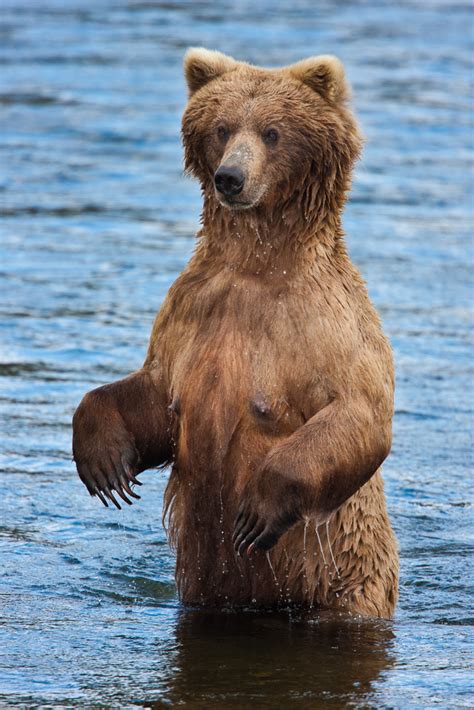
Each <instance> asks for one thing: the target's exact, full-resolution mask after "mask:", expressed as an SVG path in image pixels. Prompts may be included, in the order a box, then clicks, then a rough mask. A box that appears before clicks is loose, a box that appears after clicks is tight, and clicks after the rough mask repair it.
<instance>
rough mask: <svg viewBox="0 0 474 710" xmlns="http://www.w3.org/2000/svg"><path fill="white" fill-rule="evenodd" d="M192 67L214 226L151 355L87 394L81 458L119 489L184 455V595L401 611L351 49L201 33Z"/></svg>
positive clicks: (189, 59) (206, 210) (175, 483)
mask: <svg viewBox="0 0 474 710" xmlns="http://www.w3.org/2000/svg"><path fill="white" fill-rule="evenodd" d="M185 75H186V79H187V82H188V87H189V102H188V106H187V108H186V111H185V113H184V117H183V128H182V133H183V141H184V148H185V164H186V169H187V170H188V171H189V172H190V173H192V174H193V175H194V176H196V177H197V178H198V180H199V181H200V183H201V186H202V192H203V198H204V207H203V215H202V229H201V231H200V233H199V235H198V242H197V247H196V250H195V253H194V255H193V257H192V259H191V261H190V262H189V264H188V266H187V267H186V269H185V270H184V272H183V273H182V274H181V276H180V277H179V278H178V279H177V281H176V282H175V283H174V285H173V286H172V287H171V289H170V291H169V293H168V295H167V298H166V300H165V302H164V303H163V306H162V308H161V310H160V312H159V313H158V316H157V318H156V321H155V325H154V327H153V332H152V335H151V340H150V345H149V350H148V355H147V358H146V361H145V364H144V366H143V368H142V370H140V371H139V372H137V373H135V374H134V375H131V376H130V377H128V378H126V379H125V380H122V381H121V382H116V383H114V384H112V385H107V386H105V387H101V388H99V389H97V390H95V391H94V392H91V393H89V394H88V395H86V397H85V398H84V400H83V401H82V403H81V404H80V406H79V408H78V410H77V412H76V414H75V417H74V441H73V448H74V456H75V460H76V462H77V466H78V471H79V475H80V476H81V479H82V480H83V481H84V483H85V484H86V486H87V487H88V490H89V492H90V493H91V494H92V495H98V496H99V497H101V498H102V499H103V501H105V502H107V500H112V501H114V502H116V501H115V498H114V492H115V494H116V495H117V494H118V495H119V496H120V497H122V498H123V499H124V500H128V498H129V497H130V495H132V494H134V491H133V490H132V488H131V485H130V484H131V483H133V482H137V479H136V474H137V473H139V472H140V471H142V470H144V469H145V468H149V467H151V466H159V465H164V464H166V463H168V462H172V465H173V468H172V473H171V477H170V480H169V483H168V487H167V491H166V497H165V508H166V513H167V517H168V521H169V535H170V540H171V542H172V543H173V544H174V546H175V547H176V553H177V562H176V579H177V585H178V590H179V594H180V597H181V599H182V600H183V601H184V602H186V603H190V604H196V605H207V606H225V605H230V604H232V605H254V606H255V605H256V606H270V607H277V606H282V605H287V604H298V605H301V606H306V607H312V606H314V607H319V608H344V609H346V610H348V611H351V612H356V613H361V614H364V615H375V616H383V617H390V616H391V615H392V613H393V611H394V608H395V604H396V598H397V574H398V557H397V549H396V542H395V539H394V535H393V533H392V530H391V527H390V523H389V520H388V517H387V512H386V508H385V498H384V493H383V483H382V478H381V474H380V470H379V466H380V465H381V463H382V461H383V460H384V459H385V457H386V456H387V454H388V453H389V450H390V445H391V420H392V414H393V366H392V356H391V350H390V346H389V344H388V342H387V340H386V338H385V337H384V335H383V333H382V331H381V327H380V321H379V318H378V316H377V314H376V312H375V310H374V308H373V306H372V304H371V303H370V301H369V298H368V295H367V291H366V288H365V286H364V283H363V281H362V279H361V277H360V275H359V273H358V271H357V270H356V269H355V267H354V266H353V265H352V263H351V261H350V259H349V257H348V255H347V252H346V248H345V245H344V240H343V232H342V227H341V212H342V209H343V205H344V202H345V199H346V195H347V191H348V189H349V186H350V178H351V170H352V167H353V164H354V162H355V160H356V159H357V157H358V155H359V153H360V150H361V138H360V134H359V131H358V128H357V125H356V122H355V119H354V117H353V115H352V113H351V111H350V109H349V107H348V105H347V99H348V95H349V89H348V86H347V83H346V80H345V78H344V71H343V68H342V65H341V63H340V62H339V61H338V60H337V59H336V58H334V57H328V56H321V57H312V58H310V59H306V60H304V61H302V62H299V63H298V64H295V65H292V66H290V67H287V68H284V69H278V70H275V69H260V68H257V67H253V66H250V65H248V64H245V63H241V62H237V61H235V60H233V59H231V58H230V57H226V56H225V55H223V54H220V53H219V52H209V51H207V50H203V49H198V50H190V52H188V54H187V55H186V59H185ZM229 165H230V166H234V167H238V168H239V169H240V170H241V171H242V174H243V175H244V176H245V184H244V187H243V189H242V191H241V193H240V194H238V195H236V196H234V197H232V196H230V197H229V196H226V195H223V194H221V193H219V192H217V190H216V189H215V186H214V175H215V173H216V170H217V169H218V168H219V167H220V166H229ZM235 521H236V522H235ZM252 553H254V554H252Z"/></svg>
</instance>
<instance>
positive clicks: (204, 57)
mask: <svg viewBox="0 0 474 710" xmlns="http://www.w3.org/2000/svg"><path fill="white" fill-rule="evenodd" d="M237 65H238V62H236V61H235V59H232V57H228V56H227V55H225V54H222V52H215V51H212V50H210V49H204V47H191V49H188V51H187V52H186V54H185V56H184V76H185V77H186V82H187V85H188V90H189V96H192V95H193V94H194V93H195V92H196V91H198V89H201V88H202V87H203V86H205V85H206V84H207V83H208V82H209V81H212V79H217V77H219V76H222V74H225V73H226V72H228V71H232V69H235V68H236V67H237Z"/></svg>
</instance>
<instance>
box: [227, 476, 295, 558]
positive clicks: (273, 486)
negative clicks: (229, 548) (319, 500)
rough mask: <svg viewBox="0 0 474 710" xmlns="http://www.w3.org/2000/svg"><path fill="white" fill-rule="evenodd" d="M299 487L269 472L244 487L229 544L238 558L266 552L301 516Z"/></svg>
mask: <svg viewBox="0 0 474 710" xmlns="http://www.w3.org/2000/svg"><path fill="white" fill-rule="evenodd" d="M304 498H305V492H304V486H303V484H301V483H299V482H297V481H294V480H291V479H289V478H287V477H285V476H282V475H281V474H280V473H277V472H276V471H272V470H269V469H266V470H263V471H261V472H260V473H258V474H256V476H255V477H253V478H252V479H251V480H250V481H249V482H248V483H247V485H246V487H245V489H244V491H243V494H242V501H241V504H240V507H239V510H238V513H237V517H236V520H235V526H234V534H233V537H232V541H233V544H234V549H235V551H236V552H237V554H238V555H240V556H242V555H244V554H245V553H246V554H247V555H248V556H250V555H251V554H252V553H253V551H254V550H270V548H272V547H273V546H274V545H275V544H276V543H277V542H278V540H279V539H280V537H281V536H282V535H283V534H284V533H285V532H286V531H287V530H289V528H290V527H292V526H293V525H294V524H295V523H297V522H298V520H301V519H302V517H303V506H304Z"/></svg>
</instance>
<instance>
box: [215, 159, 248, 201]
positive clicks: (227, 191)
mask: <svg viewBox="0 0 474 710" xmlns="http://www.w3.org/2000/svg"><path fill="white" fill-rule="evenodd" d="M244 183H245V175H244V174H243V172H242V170H241V169H240V168H238V167H234V166H226V165H221V166H220V167H219V168H218V169H217V170H216V174H215V175H214V184H215V186H216V190H217V191H218V192H220V193H221V194H222V195H225V196H226V197H232V196H233V195H238V194H239V193H240V192H242V189H243V187H244Z"/></svg>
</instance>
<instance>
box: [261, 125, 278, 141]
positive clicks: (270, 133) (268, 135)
mask: <svg viewBox="0 0 474 710" xmlns="http://www.w3.org/2000/svg"><path fill="white" fill-rule="evenodd" d="M263 140H264V142H265V143H268V144H270V145H271V144H275V143H276V142H277V140H278V131H277V130H276V128H267V130H266V131H265V132H264V134H263Z"/></svg>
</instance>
